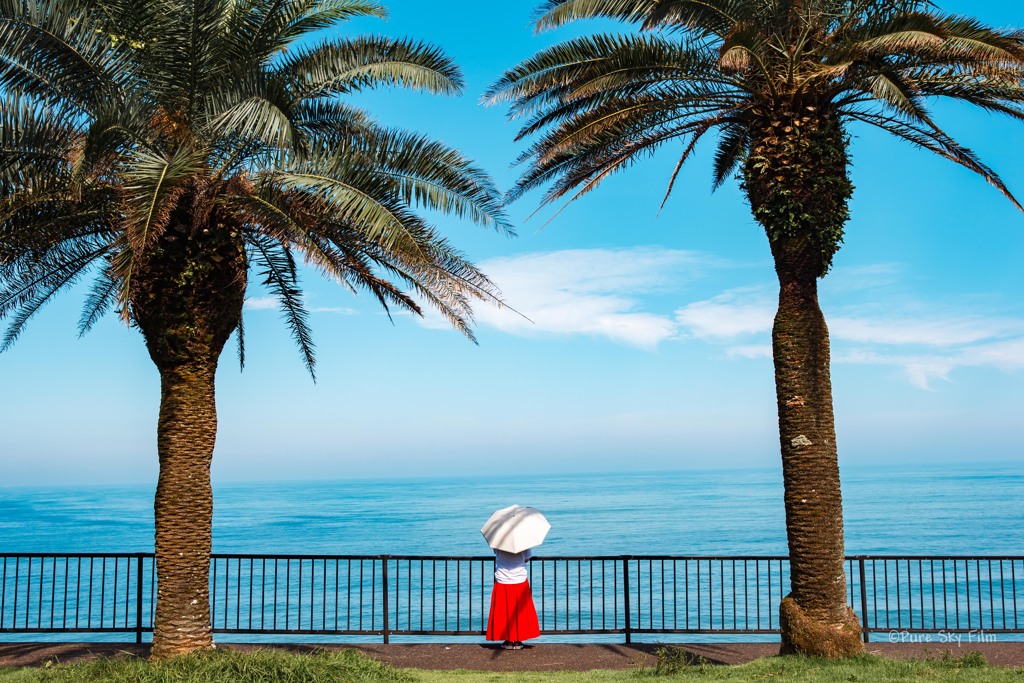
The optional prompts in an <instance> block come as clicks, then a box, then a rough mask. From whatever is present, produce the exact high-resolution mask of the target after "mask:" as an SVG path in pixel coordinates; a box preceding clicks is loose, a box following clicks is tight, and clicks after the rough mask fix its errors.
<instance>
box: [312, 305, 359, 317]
mask: <svg viewBox="0 0 1024 683" xmlns="http://www.w3.org/2000/svg"><path fill="white" fill-rule="evenodd" d="M310 312H311V313H334V314H336V315H356V314H357V313H359V311H357V310H356V309H354V308H348V307H347V306H316V307H314V308H311V309H310Z"/></svg>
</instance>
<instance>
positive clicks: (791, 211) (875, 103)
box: [487, 0, 1024, 657]
mask: <svg viewBox="0 0 1024 683" xmlns="http://www.w3.org/2000/svg"><path fill="white" fill-rule="evenodd" d="M594 18H603V19H612V20H618V21H620V22H623V23H625V24H628V25H631V26H635V27H638V28H639V29H641V31H640V32H635V31H634V32H630V33H628V34H625V35H611V34H604V33H597V34H592V35H587V36H584V37H580V38H577V39H574V40H570V41H567V42H563V43H561V44H557V45H555V46H553V47H551V48H549V49H546V50H543V51H541V52H539V53H538V54H536V55H535V56H533V57H531V58H529V59H527V60H525V61H524V62H522V63H521V64H520V65H518V66H516V67H514V68H512V69H510V70H508V71H507V72H506V73H505V74H504V75H503V77H502V78H501V79H500V80H499V81H498V82H497V83H495V85H494V86H492V88H491V90H490V92H489V93H487V98H489V101H490V102H492V103H493V102H500V101H507V102H510V103H511V115H512V116H513V117H514V118H521V119H523V124H522V128H521V130H520V133H519V139H524V138H530V139H532V140H533V142H532V144H531V145H530V146H529V147H528V149H527V150H526V151H525V152H524V153H523V154H522V157H521V159H520V163H521V164H523V165H524V166H525V170H524V171H523V173H522V175H521V178H520V180H519V181H518V183H517V184H516V186H515V187H514V189H513V191H512V192H511V194H510V196H511V198H513V199H515V198H518V197H520V196H521V195H523V194H524V193H526V192H528V191H530V190H534V189H535V188H541V187H543V188H546V191H545V193H544V194H543V197H542V200H541V203H542V204H547V203H550V202H556V201H559V200H561V201H563V202H565V201H572V200H575V199H577V198H579V197H581V196H582V195H584V194H586V193H587V192H589V191H591V190H593V189H594V188H595V187H597V186H598V185H599V184H600V183H601V181H602V180H604V179H605V178H606V177H608V176H609V175H611V174H613V173H615V172H616V171H620V170H623V169H626V168H628V167H629V166H630V165H632V164H633V163H635V162H636V161H637V160H638V159H641V158H644V157H646V156H647V155H649V154H651V153H653V152H655V151H656V150H658V149H660V148H663V147H674V148H675V150H676V154H678V155H679V156H678V164H677V165H676V167H675V172H673V173H672V174H671V177H670V179H669V180H668V192H667V193H666V195H665V198H666V199H667V198H668V195H669V193H671V191H672V185H673V183H674V181H675V179H676V176H677V174H678V173H679V169H680V167H681V166H682V165H683V164H684V163H686V161H687V160H688V159H689V158H690V157H691V156H692V154H693V153H694V150H695V149H696V147H697V145H698V143H699V142H700V141H701V140H702V139H704V138H705V137H706V136H708V135H709V134H711V133H715V134H716V135H715V136H714V137H716V138H717V139H716V145H717V150H716V153H715V156H714V169H713V172H714V187H716V188H717V187H718V186H720V185H721V184H722V183H724V182H726V180H727V179H728V178H729V177H730V176H732V175H734V174H735V173H736V172H737V171H738V175H739V180H740V183H741V186H742V188H743V190H744V192H745V194H746V197H747V199H748V200H749V202H750V206H751V209H752V212H753V215H754V218H755V219H756V221H757V222H758V223H759V224H760V225H761V227H763V228H764V230H765V233H766V235H767V237H768V244H769V246H770V248H771V253H772V257H773V259H774V264H775V271H776V273H777V276H778V280H779V306H778V312H777V314H776V317H775V323H774V327H773V331H772V349H773V358H774V365H775V380H776V397H777V402H778V415H779V436H780V443H781V452H782V466H783V478H784V482H785V509H786V527H787V534H788V543H789V555H790V567H791V577H792V578H791V593H790V595H789V596H787V598H786V599H784V600H783V601H782V604H781V607H780V621H781V625H782V631H783V635H782V650H783V651H784V652H802V653H808V654H814V655H824V656H830V657H831V656H843V655H847V654H851V653H855V652H859V651H861V650H862V648H863V646H862V645H861V643H860V627H859V625H858V621H857V617H856V615H855V614H854V613H853V611H852V610H851V609H850V608H849V607H848V606H847V603H846V597H845V596H846V577H845V573H844V569H843V555H844V546H843V520H842V501H841V495H840V484H839V465H838V457H837V451H836V441H835V426H834V419H833V413H832V390H831V381H830V376H829V341H828V331H827V328H826V325H825V320H824V317H823V315H822V312H821V310H820V308H819V305H818V295H817V281H818V279H819V278H821V277H824V276H825V274H826V273H827V272H828V271H829V268H830V267H831V265H832V260H833V257H834V255H835V253H836V252H837V250H838V249H839V247H840V245H841V243H842V241H843V229H844V226H845V224H846V222H847V220H848V218H849V209H848V205H849V201H850V198H851V196H852V193H853V186H852V184H851V183H850V178H849V166H850V161H849V157H848V148H849V146H850V138H849V137H848V134H847V126H848V125H849V124H851V123H858V124H868V125H871V126H875V127H878V128H881V129H882V130H884V131H887V132H888V133H890V134H892V135H893V136H895V137H896V138H898V139H900V140H902V141H904V142H908V143H910V144H912V145H916V146H918V147H921V148H924V149H926V150H929V151H931V152H934V153H936V154H938V155H940V156H942V157H945V158H947V159H949V160H951V161H953V162H955V163H957V164H960V165H962V166H964V167H966V168H968V169H970V170H971V171H974V172H975V173H977V174H978V175H980V176H981V177H983V178H984V179H985V180H987V181H988V182H989V183H991V184H992V185H994V186H995V187H996V188H997V189H998V190H999V191H1000V192H1001V193H1002V194H1003V195H1005V196H1006V197H1008V198H1009V199H1010V200H1011V201H1012V202H1013V203H1014V205H1016V206H1017V207H1018V208H1020V204H1018V203H1017V201H1016V200H1015V199H1014V198H1013V196H1012V195H1011V194H1010V192H1009V190H1008V189H1007V188H1006V187H1005V186H1004V184H1003V182H1002V181H1001V180H1000V179H999V177H998V176H997V175H996V173H995V172H994V171H993V170H992V169H990V168H989V167H987V166H986V165H985V164H984V163H983V162H982V161H981V160H980V159H979V158H978V157H977V156H976V155H975V154H974V153H972V152H971V151H970V150H969V149H968V148H966V147H964V146H963V145H961V144H960V143H958V142H957V141H956V140H954V139H953V138H952V137H951V136H950V135H949V134H947V133H946V132H945V131H943V129H942V128H940V127H939V125H938V123H937V122H936V121H935V119H934V117H933V114H932V112H931V111H930V105H931V102H932V101H933V100H935V99H938V98H946V99H950V100H959V101H962V102H967V103H970V104H974V105H977V106H978V107H981V108H983V109H986V110H988V111H990V112H995V113H998V114H1005V115H1007V116H1010V117H1011V118H1013V119H1018V120H1020V119H1024V107H1022V104H1021V103H1022V101H1024V88H1022V85H1021V84H1022V64H1024V32H1022V31H1019V30H997V29H994V28H990V27H988V26H985V25H983V24H982V23H980V22H979V21H977V20H975V19H971V18H966V17H958V16H950V15H947V14H944V13H942V12H941V11H940V10H939V9H938V8H936V7H935V6H934V4H933V3H931V2H926V1H923V0H549V1H548V2H546V3H545V4H543V5H542V6H541V8H540V10H539V18H538V19H537V22H536V28H537V29H538V30H545V29H553V28H556V27H559V26H562V25H564V24H566V23H568V22H571V21H574V20H579V19H594Z"/></svg>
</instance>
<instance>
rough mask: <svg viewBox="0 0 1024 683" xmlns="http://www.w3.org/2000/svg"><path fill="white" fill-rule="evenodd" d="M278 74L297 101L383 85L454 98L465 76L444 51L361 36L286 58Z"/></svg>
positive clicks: (321, 45) (327, 43)
mask: <svg viewBox="0 0 1024 683" xmlns="http://www.w3.org/2000/svg"><path fill="white" fill-rule="evenodd" d="M276 73H277V76H278V77H279V78H281V79H283V80H284V81H286V82H288V83H290V84H291V86H290V87H291V90H292V92H294V93H295V97H296V98H316V97H327V96H331V95H339V94H347V93H352V92H358V91H360V90H365V89H367V88H373V87H377V86H381V85H385V86H390V85H399V86H403V87H406V88H411V89H413V90H421V91H424V92H430V93H437V94H442V95H454V94H458V93H459V92H461V91H462V86H463V82H462V74H461V72H460V71H459V68H458V67H457V66H456V65H455V63H454V62H453V61H452V60H451V58H449V57H448V56H447V55H446V54H445V53H444V52H443V51H442V50H440V49H439V48H436V47H433V46H430V45H428V44H426V43H422V42H416V41H411V40H395V39H393V38H386V37H375V36H370V37H360V38H353V39H349V40H332V41H327V42H322V43H320V44H318V45H315V46H313V47H309V48H300V49H298V50H296V51H295V52H294V53H292V54H289V55H287V56H285V57H284V58H283V59H282V60H281V63H280V65H279V66H278V68H277V70H276Z"/></svg>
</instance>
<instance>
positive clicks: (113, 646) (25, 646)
mask: <svg viewBox="0 0 1024 683" xmlns="http://www.w3.org/2000/svg"><path fill="white" fill-rule="evenodd" d="M679 646H680V647H682V648H683V649H685V650H686V651H687V652H688V653H689V654H690V655H691V656H692V657H693V658H694V660H697V658H699V657H702V658H704V659H706V660H708V661H709V662H711V663H714V664H742V663H744V662H749V661H752V660H754V659H758V658H761V657H771V656H772V655H775V654H777V653H778V645H777V644H773V643H714V644H708V643H685V644H679ZM222 647H225V648H231V649H237V650H250V649H255V648H259V647H268V646H266V645H240V644H226V645H222ZM275 647H280V648H283V649H288V650H293V651H297V652H308V651H312V650H316V649H344V648H347V647H353V648H355V649H357V650H360V651H361V652H364V653H365V654H367V655H369V656H371V657H375V658H377V659H380V660H381V661H384V662H387V663H389V664H392V665H394V666H398V667H410V668H416V669H473V670H481V671H566V670H572V671H586V670H589V669H632V668H637V667H640V666H648V667H649V666H654V665H655V663H656V661H657V660H656V658H655V656H654V651H655V650H656V649H657V648H658V647H659V646H658V645H653V644H634V645H621V644H586V645H578V644H567V643H545V642H543V640H541V641H539V642H538V643H537V644H536V645H535V646H528V647H527V648H526V649H524V650H518V651H505V650H502V649H500V648H498V647H496V646H494V645H490V644H487V645H484V644H472V643H468V644H467V643H448V644H446V643H443V642H442V643H416V644H389V645H381V644H372V645H371V644H360V645H325V646H317V645H278V646H275ZM868 651H869V652H871V653H873V654H878V655H883V656H886V657H894V658H901V659H914V658H916V659H923V658H929V657H931V658H934V657H941V656H942V655H943V653H945V652H950V653H951V654H952V656H954V657H956V656H960V655H962V654H964V653H967V652H980V653H982V654H983V655H984V656H985V659H986V660H988V662H989V664H992V665H995V666H1012V667H1024V643H966V642H964V643H961V644H960V646H959V647H957V645H956V643H946V644H940V643H869V644H868ZM148 654H149V646H148V645H136V644H134V643H123V644H122V643H0V666H39V665H41V664H43V663H44V662H47V661H59V662H65V663H66V662H74V661H81V660H84V659H91V658H94V657H111V656H140V657H145V656H147V655H148Z"/></svg>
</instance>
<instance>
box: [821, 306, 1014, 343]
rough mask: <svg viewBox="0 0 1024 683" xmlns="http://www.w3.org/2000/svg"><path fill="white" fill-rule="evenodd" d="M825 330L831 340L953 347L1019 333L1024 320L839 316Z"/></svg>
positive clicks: (956, 315)
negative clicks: (828, 331) (828, 332)
mask: <svg viewBox="0 0 1024 683" xmlns="http://www.w3.org/2000/svg"><path fill="white" fill-rule="evenodd" d="M868 315H870V313H869V314H868ZM828 327H829V330H830V331H831V333H832V337H833V338H834V339H842V340H845V341H851V342H858V343H864V344H895V345H909V344H920V345H924V346H954V345H961V344H973V343H976V342H981V341H985V340H990V339H993V338H998V337H1002V336H1005V335H1008V334H1022V333H1024V320H1015V319H1012V318H1002V317H982V316H978V315H964V314H959V313H956V312H951V313H946V314H941V313H927V314H924V315H920V314H917V315H915V313H913V312H907V313H905V314H901V315H891V314H882V315H874V316H871V317H867V316H863V315H862V316H858V317H851V316H843V315H839V316H834V317H832V318H831V319H830V320H829V321H828Z"/></svg>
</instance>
